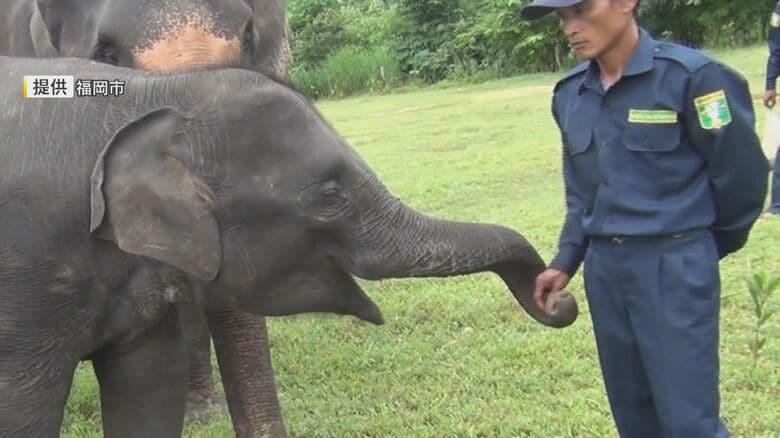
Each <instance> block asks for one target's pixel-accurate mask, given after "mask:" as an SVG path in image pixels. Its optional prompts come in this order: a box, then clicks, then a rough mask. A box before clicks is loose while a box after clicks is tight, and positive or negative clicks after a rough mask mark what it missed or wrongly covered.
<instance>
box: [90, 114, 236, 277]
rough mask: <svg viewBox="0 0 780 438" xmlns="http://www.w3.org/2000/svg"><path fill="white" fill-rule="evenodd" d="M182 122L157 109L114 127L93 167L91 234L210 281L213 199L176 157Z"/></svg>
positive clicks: (215, 256)
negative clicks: (111, 135)
mask: <svg viewBox="0 0 780 438" xmlns="http://www.w3.org/2000/svg"><path fill="white" fill-rule="evenodd" d="M183 123H184V118H183V116H182V114H181V113H179V112H178V111H177V110H175V109H173V108H167V107H166V108H159V109H156V110H153V111H150V112H148V113H146V114H144V115H142V116H141V117H139V118H138V119H136V120H134V121H132V122H130V123H128V124H127V125H125V126H123V127H122V128H120V129H119V130H118V131H117V132H116V133H115V134H114V136H113V137H112V138H111V140H110V141H109V142H108V144H106V146H105V148H104V149H103V151H102V152H101V154H100V156H99V157H98V159H97V162H96V163H95V166H94V168H93V171H92V177H91V179H90V181H91V220H90V232H91V233H94V234H97V235H98V237H100V238H103V239H106V240H111V241H114V242H116V244H117V245H118V246H119V248H121V249H122V250H123V251H126V252H128V253H131V254H137V255H142V256H146V257H150V258H153V259H156V260H159V261H161V262H164V263H168V264H170V265H172V266H175V267H177V268H179V269H181V270H183V271H185V272H187V273H189V274H192V275H194V276H196V277H198V278H200V279H202V280H206V281H208V280H212V279H214V278H215V277H216V276H217V274H218V273H219V270H220V265H221V263H222V245H221V238H220V232H219V227H218V224H217V220H216V216H215V215H214V213H213V208H214V205H215V203H216V198H215V195H214V193H213V192H212V191H211V189H210V188H209V187H208V185H207V184H206V183H205V182H204V181H203V180H201V179H200V178H199V177H198V176H197V175H195V174H194V173H193V172H192V171H191V170H190V169H188V168H187V166H186V165H185V164H184V162H183V161H182V160H180V159H178V158H177V156H179V155H180V153H181V151H183V150H186V149H187V145H186V144H184V139H183V137H184V136H183V135H181V134H180V133H179V132H180V131H181V130H182V129H183Z"/></svg>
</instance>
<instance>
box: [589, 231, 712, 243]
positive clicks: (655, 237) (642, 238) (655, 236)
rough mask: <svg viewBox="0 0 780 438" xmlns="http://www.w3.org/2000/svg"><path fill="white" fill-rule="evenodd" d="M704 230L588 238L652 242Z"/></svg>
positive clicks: (677, 237) (614, 241) (607, 240)
mask: <svg viewBox="0 0 780 438" xmlns="http://www.w3.org/2000/svg"><path fill="white" fill-rule="evenodd" d="M702 231H704V230H691V231H685V232H681V233H671V234H649V235H624V234H616V235H610V236H590V240H592V241H599V242H609V243H614V244H618V245H620V244H622V243H623V242H652V241H656V242H657V241H659V240H669V239H672V240H675V239H680V238H682V237H683V236H686V235H689V234H694V233H697V232H702Z"/></svg>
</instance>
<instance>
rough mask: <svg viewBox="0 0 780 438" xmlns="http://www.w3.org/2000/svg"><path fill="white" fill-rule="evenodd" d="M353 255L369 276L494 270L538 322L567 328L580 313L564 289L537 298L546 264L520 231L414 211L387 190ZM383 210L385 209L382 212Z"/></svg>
mask: <svg viewBox="0 0 780 438" xmlns="http://www.w3.org/2000/svg"><path fill="white" fill-rule="evenodd" d="M373 192H374V196H373V199H372V200H371V202H375V203H378V204H375V205H379V207H376V208H373V209H371V208H369V209H368V211H369V213H368V215H366V216H365V217H363V218H362V226H361V227H360V230H359V231H358V233H357V236H356V237H355V240H354V242H355V243H354V245H352V246H353V248H356V249H355V250H353V251H352V252H351V254H350V255H349V258H350V262H351V265H352V267H351V269H350V270H351V272H353V273H354V274H355V275H357V276H359V277H363V278H366V279H381V278H401V277H449V276H455V275H465V274H471V273H476V272H488V271H490V272H494V273H496V274H498V275H499V276H500V277H501V278H502V279H503V280H504V282H505V283H506V285H507V287H508V288H509V290H510V291H511V292H512V294H513V295H514V297H515V299H516V300H517V301H518V302H519V303H520V305H521V306H522V307H523V309H525V311H526V312H527V313H528V314H529V315H531V317H533V318H534V319H535V320H536V321H538V322H539V323H541V324H543V325H546V326H549V327H556V328H560V327H565V326H568V325H569V324H571V323H572V322H574V320H575V319H576V318H577V313H578V310H577V303H576V301H575V300H574V298H573V297H572V296H571V295H570V294H569V293H568V292H566V291H560V292H555V293H552V294H550V296H549V297H548V299H547V302H546V305H545V308H540V307H539V306H537V305H536V302H535V300H534V297H533V295H534V287H535V279H536V276H537V275H538V274H540V273H541V272H542V271H544V270H545V269H546V264H545V262H544V260H542V258H541V256H540V255H539V253H538V252H537V251H536V249H535V248H534V247H533V246H532V245H531V244H530V243H529V242H528V241H527V240H526V239H525V238H524V237H523V236H522V235H520V234H519V233H517V232H516V231H514V230H512V229H509V228H506V227H503V226H499V225H490V224H478V223H464V222H453V221H445V220H440V219H435V218H431V217H428V216H425V215H423V214H421V213H419V212H417V211H414V210H412V209H411V208H409V207H407V206H406V205H404V204H402V203H401V202H400V201H399V200H397V199H395V198H393V197H392V196H390V195H389V193H386V191H384V190H378V191H376V190H375V191H373ZM379 212H381V214H380V213H379Z"/></svg>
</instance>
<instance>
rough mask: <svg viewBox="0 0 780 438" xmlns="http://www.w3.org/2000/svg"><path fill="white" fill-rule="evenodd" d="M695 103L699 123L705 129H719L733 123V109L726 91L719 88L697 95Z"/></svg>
mask: <svg viewBox="0 0 780 438" xmlns="http://www.w3.org/2000/svg"><path fill="white" fill-rule="evenodd" d="M693 103H694V104H695V105H696V112H697V113H698V114H699V124H700V125H701V127H702V128H703V129H719V128H721V127H723V126H726V125H728V124H729V123H731V110H730V109H729V102H728V100H727V99H726V93H725V91H723V90H718V91H716V92H714V93H710V94H707V95H704V96H700V97H697V98H696V99H694V101H693Z"/></svg>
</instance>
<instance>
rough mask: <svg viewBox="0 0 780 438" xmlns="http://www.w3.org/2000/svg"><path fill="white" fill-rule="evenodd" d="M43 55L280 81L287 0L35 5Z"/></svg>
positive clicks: (58, 0)
mask: <svg viewBox="0 0 780 438" xmlns="http://www.w3.org/2000/svg"><path fill="white" fill-rule="evenodd" d="M30 1H32V2H33V8H32V15H31V18H30V33H31V38H32V44H33V47H34V50H35V52H36V55H38V56H49V57H52V56H65V57H77V58H87V59H92V60H96V61H100V62H105V63H108V64H113V65H119V66H125V67H132V68H138V69H143V70H152V71H174V70H183V69H189V68H193V67H201V66H218V65H243V66H248V67H252V68H254V69H259V70H262V71H264V72H273V73H276V74H280V75H283V74H284V73H285V72H286V70H287V68H288V67H289V62H290V49H289V43H288V40H287V19H286V1H285V0H192V1H185V0H173V1H163V0H146V1H128V0H79V1H74V0H30Z"/></svg>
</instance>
